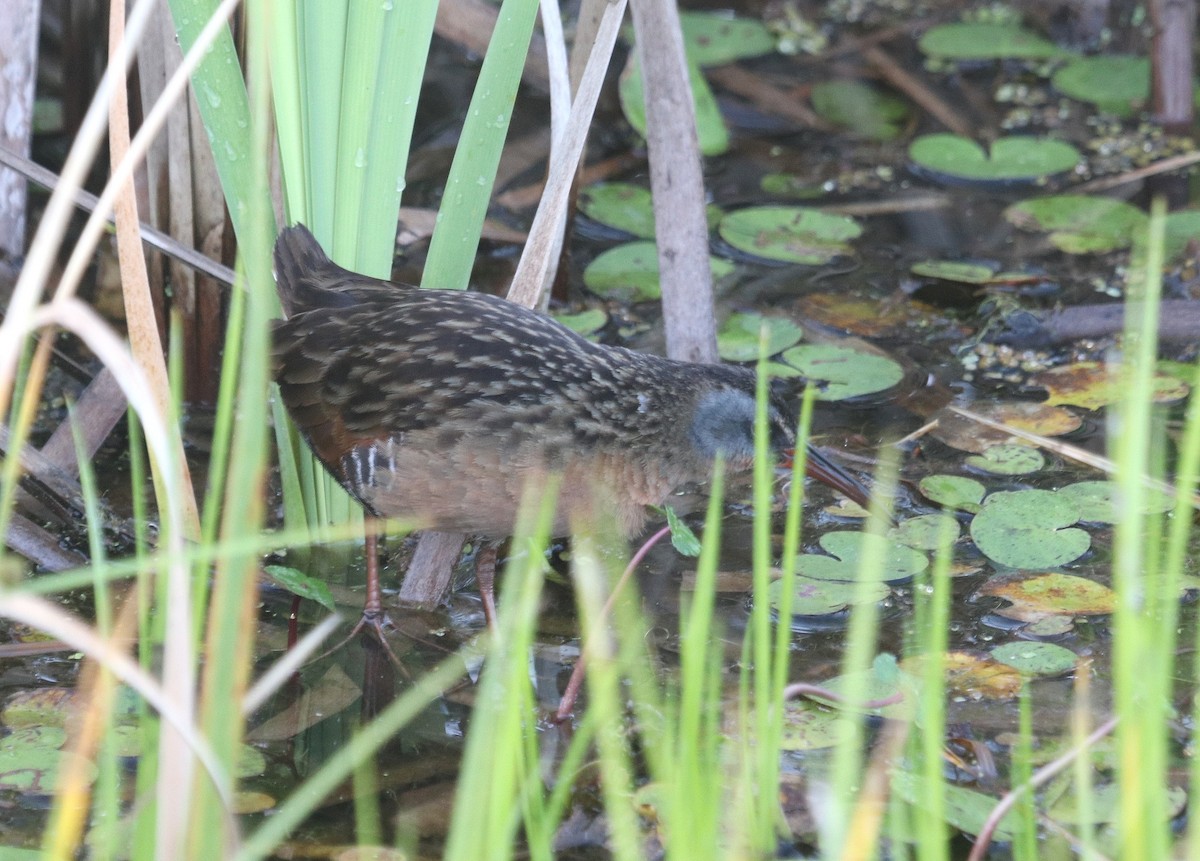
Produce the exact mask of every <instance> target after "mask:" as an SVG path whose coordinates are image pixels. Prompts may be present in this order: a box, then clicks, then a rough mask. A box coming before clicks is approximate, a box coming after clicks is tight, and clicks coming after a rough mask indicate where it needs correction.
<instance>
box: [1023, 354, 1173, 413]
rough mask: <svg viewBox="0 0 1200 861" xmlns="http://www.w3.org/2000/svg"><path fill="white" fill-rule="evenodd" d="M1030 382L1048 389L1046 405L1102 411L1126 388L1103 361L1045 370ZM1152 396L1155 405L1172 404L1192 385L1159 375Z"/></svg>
mask: <svg viewBox="0 0 1200 861" xmlns="http://www.w3.org/2000/svg"><path fill="white" fill-rule="evenodd" d="M1030 382H1031V383H1032V384H1033V385H1035V386H1041V387H1042V388H1043V389H1046V390H1047V391H1048V392H1049V393H1050V395H1049V397H1047V398H1046V403H1047V404H1050V405H1056V404H1072V405H1073V406H1077V407H1083V408H1084V409H1088V410H1098V409H1100V408H1101V407H1103V406H1107V405H1108V404H1113V403H1116V402H1117V401H1119V400H1120V399H1121V398H1122V397H1124V395H1125V386H1124V384H1123V381H1122V379H1121V375H1120V373H1119V371H1118V370H1117V369H1116V368H1112V367H1110V366H1108V365H1105V364H1102V363H1100V362H1076V363H1074V364H1072V365H1065V366H1063V367H1061V368H1053V369H1051V370H1049V371H1043V372H1042V373H1040V374H1037V375H1036V376H1034V377H1032V378H1031V379H1030ZM1150 386H1151V388H1150V392H1148V393H1147V394H1148V397H1149V398H1150V399H1151V400H1153V401H1154V402H1155V403H1172V402H1174V401H1179V400H1182V399H1183V398H1185V397H1187V393H1188V385H1187V384H1186V383H1183V382H1180V381H1179V380H1177V379H1175V378H1174V377H1170V376H1166V375H1162V374H1156V375H1155V376H1154V378H1153V379H1152V380H1151V383H1150Z"/></svg>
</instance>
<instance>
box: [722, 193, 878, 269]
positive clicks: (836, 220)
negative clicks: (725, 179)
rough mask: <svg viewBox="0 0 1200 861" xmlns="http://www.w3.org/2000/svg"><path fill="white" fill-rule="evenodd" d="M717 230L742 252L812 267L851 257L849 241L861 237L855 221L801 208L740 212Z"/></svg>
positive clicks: (778, 207) (776, 208)
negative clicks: (839, 258) (837, 258)
mask: <svg viewBox="0 0 1200 861" xmlns="http://www.w3.org/2000/svg"><path fill="white" fill-rule="evenodd" d="M717 229H718V232H719V233H720V234H721V238H722V239H724V240H725V241H726V242H728V243H729V244H730V245H732V246H733V247H734V248H736V249H738V250H739V251H744V252H746V253H747V254H753V255H754V256H756V257H764V258H766V259H768V260H780V261H784V262H787V263H805V264H808V265H811V266H819V265H820V264H822V263H828V262H829V261H830V260H832V259H834V258H835V257H838V256H841V255H845V254H849V253H850V245H849V244H848V241H849V240H851V239H856V238H858V236H859V235H861V234H862V228H861V227H860V226H859V225H858V223H857V222H855V221H854V219H852V218H847V217H846V216H844V215H829V214H827V213H824V212H820V211H819V210H816V209H808V208H806V207H802V206H753V207H750V208H748V209H739V210H738V211H736V212H730V213H728V214H726V215H725V217H724V218H722V219H721V223H720V224H719V225H718V227H717Z"/></svg>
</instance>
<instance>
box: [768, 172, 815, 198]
mask: <svg viewBox="0 0 1200 861" xmlns="http://www.w3.org/2000/svg"><path fill="white" fill-rule="evenodd" d="M758 186H759V188H761V189H762V190H763V191H765V192H766V193H767V194H775V195H778V196H779V197H793V198H798V199H800V200H814V199H816V198H818V197H824V196H825V194H826V191H825V189H823V188H822V187H821V184H820V183H819V182H815V181H813V180H811V179H805V178H803V177H799V176H795V175H793V174H790V173H768V174H766V175H765V176H764V177H763V178H762V179H761V180H759V183H758Z"/></svg>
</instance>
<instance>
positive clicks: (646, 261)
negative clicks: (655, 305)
mask: <svg viewBox="0 0 1200 861" xmlns="http://www.w3.org/2000/svg"><path fill="white" fill-rule="evenodd" d="M708 262H709V265H710V267H711V268H712V274H713V279H714V280H717V279H720V278H724V277H725V276H726V275H729V274H730V273H731V272H733V264H732V263H730V262H729V261H728V260H721V259H719V258H716V257H709V259H708ZM583 283H584V284H585V285H586V286H587V288H588V289H589V290H591V291H592V292H593V293H595V294H596V295H597V296H603V297H604V298H605V299H613V300H616V301H618V302H648V301H654V300H658V299H661V298H662V290H661V289H660V288H659V284H658V249H657V248H656V247H655V245H654V243H653V242H627V243H625V244H624V245H618V246H617V247H615V248H610V249H608V250H607V251H605V252H604V253H603V254H600V255H599V256H597V257H596V259H595V260H593V261H592V262H591V263H589V264H588V266H587V268H586V269H584V270H583Z"/></svg>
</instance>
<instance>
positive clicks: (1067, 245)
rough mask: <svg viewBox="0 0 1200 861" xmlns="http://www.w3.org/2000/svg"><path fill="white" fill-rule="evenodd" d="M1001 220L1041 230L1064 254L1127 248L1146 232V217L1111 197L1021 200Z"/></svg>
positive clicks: (1058, 197)
mask: <svg viewBox="0 0 1200 861" xmlns="http://www.w3.org/2000/svg"><path fill="white" fill-rule="evenodd" d="M1004 217H1005V218H1007V219H1008V220H1009V221H1010V222H1012V223H1013V224H1014V225H1016V226H1017V227H1020V228H1022V229H1024V230H1043V231H1047V232H1049V234H1050V241H1051V242H1052V243H1053V244H1054V247H1055V248H1057V249H1059V250H1060V251H1065V252H1066V253H1067V254H1090V253H1098V252H1106V251H1114V250H1116V249H1118V248H1127V247H1129V245H1130V243H1131V242H1133V239H1134V237H1135V236H1138V235H1140V234H1142V233H1145V231H1146V224H1147V219H1146V214H1145V213H1144V212H1142V211H1141V210H1140V209H1138V208H1137V207H1136V206H1133V205H1131V204H1128V203H1126V202H1125V201H1123V200H1114V199H1113V198H1110V197H1089V196H1087V195H1082V194H1058V195H1053V196H1051V197H1040V198H1037V199H1036V200H1023V201H1021V202H1020V203H1014V204H1013V205H1012V206H1010V207H1008V209H1006V210H1004Z"/></svg>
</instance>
